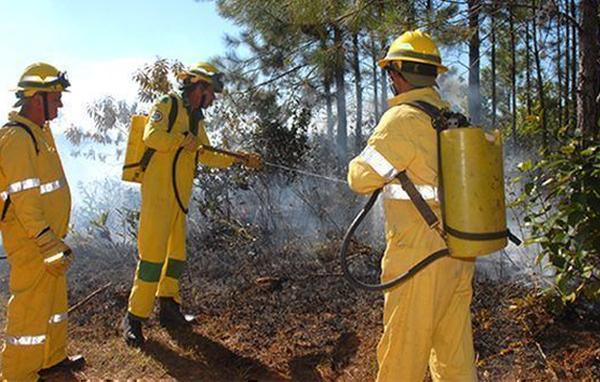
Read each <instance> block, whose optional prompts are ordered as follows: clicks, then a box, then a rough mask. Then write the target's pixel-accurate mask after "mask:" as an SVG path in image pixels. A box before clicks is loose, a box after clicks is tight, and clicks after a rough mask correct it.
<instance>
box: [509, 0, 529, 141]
mask: <svg viewBox="0 0 600 382" xmlns="http://www.w3.org/2000/svg"><path fill="white" fill-rule="evenodd" d="M508 18H509V28H510V56H511V64H510V105H511V107H510V108H511V111H512V113H511V114H512V119H511V121H512V129H511V133H512V138H513V142H514V143H517V80H516V78H517V76H516V72H517V63H516V53H515V45H516V41H515V40H516V39H515V23H514V15H513V7H512V5H511V6H510V11H509V15H508ZM527 91H529V89H527Z"/></svg>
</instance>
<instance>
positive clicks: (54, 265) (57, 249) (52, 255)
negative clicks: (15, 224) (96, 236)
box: [35, 229, 73, 276]
mask: <svg viewBox="0 0 600 382" xmlns="http://www.w3.org/2000/svg"><path fill="white" fill-rule="evenodd" d="M35 243H36V244H37V246H38V248H39V250H40V253H41V254H42V256H44V265H45V266H46V270H47V271H48V273H50V274H51V275H53V276H60V275H63V274H64V273H65V272H66V270H67V269H69V266H71V262H72V260H73V256H71V255H70V253H71V249H70V248H69V247H68V246H67V245H66V244H65V243H64V242H63V241H62V240H61V239H59V238H58V237H57V236H56V235H55V234H54V232H52V230H50V229H47V230H46V231H44V232H43V233H42V234H41V235H39V236H38V237H37V238H36V239H35Z"/></svg>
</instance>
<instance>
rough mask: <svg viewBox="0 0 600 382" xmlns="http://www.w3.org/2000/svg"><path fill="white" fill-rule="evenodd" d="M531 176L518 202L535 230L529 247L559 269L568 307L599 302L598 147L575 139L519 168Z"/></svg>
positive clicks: (558, 282) (561, 291) (558, 286)
mask: <svg viewBox="0 0 600 382" xmlns="http://www.w3.org/2000/svg"><path fill="white" fill-rule="evenodd" d="M519 170H520V171H521V172H522V173H523V174H525V175H526V176H529V181H528V182H527V183H525V185H524V187H523V192H522V194H521V195H520V196H519V198H518V199H517V201H516V204H517V205H521V206H523V207H524V208H525V212H526V214H525V215H526V217H525V222H526V224H527V225H528V226H529V227H530V228H531V233H532V236H531V238H530V239H529V240H528V243H530V244H532V243H536V244H539V246H540V248H541V252H540V255H539V256H538V259H537V261H538V262H540V261H542V260H543V259H547V260H548V262H549V263H550V264H551V265H552V267H553V268H554V269H555V271H556V276H555V277H556V280H555V281H556V289H557V290H558V292H559V294H560V296H561V298H562V301H563V302H564V303H574V302H577V301H581V300H589V301H599V300H600V143H598V142H597V143H595V144H594V145H590V146H588V147H586V148H584V149H581V148H580V147H578V146H577V144H576V143H575V141H571V142H569V143H567V144H565V145H563V146H561V147H560V148H559V149H558V150H556V151H553V152H552V153H548V154H542V159H541V160H539V161H537V162H536V163H534V162H533V161H531V160H529V161H526V162H523V163H521V164H519Z"/></svg>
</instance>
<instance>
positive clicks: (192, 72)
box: [177, 62, 223, 93]
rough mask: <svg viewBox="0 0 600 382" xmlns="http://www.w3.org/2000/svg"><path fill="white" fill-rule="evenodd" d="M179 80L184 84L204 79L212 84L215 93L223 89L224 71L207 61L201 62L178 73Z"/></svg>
mask: <svg viewBox="0 0 600 382" xmlns="http://www.w3.org/2000/svg"><path fill="white" fill-rule="evenodd" d="M177 80H179V81H180V82H181V83H183V84H184V85H186V84H195V83H198V82H200V81H203V82H207V83H209V84H211V85H212V87H213V90H214V91H215V93H221V92H222V91H223V73H221V72H219V70H218V69H217V68H216V67H215V66H214V65H211V64H209V63H207V62H199V63H197V64H196V65H193V66H191V67H189V68H187V69H185V70H182V71H181V72H179V73H177Z"/></svg>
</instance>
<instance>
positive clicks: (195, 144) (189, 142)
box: [180, 134, 200, 153]
mask: <svg viewBox="0 0 600 382" xmlns="http://www.w3.org/2000/svg"><path fill="white" fill-rule="evenodd" d="M180 146H181V147H183V148H184V149H186V150H187V151H189V152H191V153H194V152H196V151H198V148H199V147H200V140H199V139H198V137H197V136H195V135H194V134H187V135H186V136H185V138H184V139H183V142H181V145H180Z"/></svg>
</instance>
